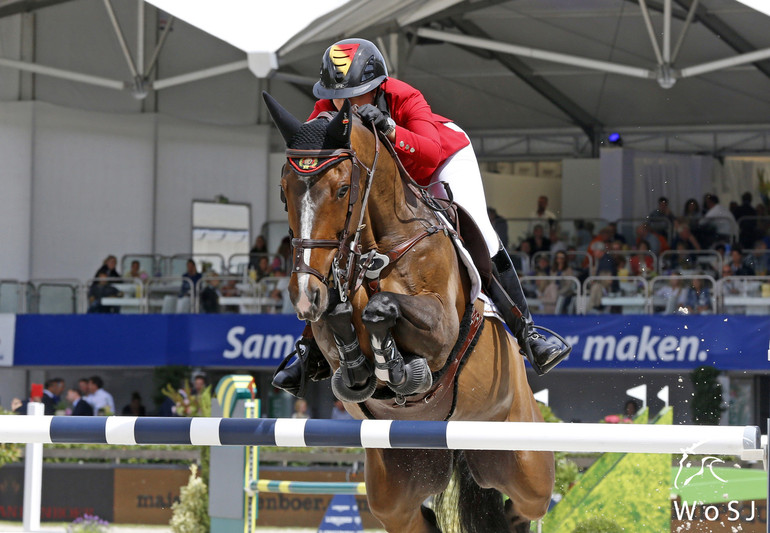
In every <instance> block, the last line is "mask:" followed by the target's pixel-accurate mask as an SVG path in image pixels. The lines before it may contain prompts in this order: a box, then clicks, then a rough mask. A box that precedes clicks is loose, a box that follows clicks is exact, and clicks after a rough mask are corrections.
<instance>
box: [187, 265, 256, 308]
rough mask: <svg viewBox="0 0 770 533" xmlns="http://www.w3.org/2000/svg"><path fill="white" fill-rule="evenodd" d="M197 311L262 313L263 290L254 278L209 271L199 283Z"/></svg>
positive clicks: (194, 306)
mask: <svg viewBox="0 0 770 533" xmlns="http://www.w3.org/2000/svg"><path fill="white" fill-rule="evenodd" d="M195 294H197V298H195V299H194V301H192V302H191V304H192V312H195V313H211V314H213V313H240V314H245V313H261V312H262V311H261V310H260V306H261V305H262V302H263V299H264V298H263V291H262V289H261V288H260V287H259V286H258V285H257V283H255V282H254V281H253V280H251V279H249V278H244V277H243V276H238V275H226V276H220V275H218V274H216V273H209V274H207V275H205V276H203V277H202V278H201V279H200V280H199V281H198V283H197V287H196V291H195Z"/></svg>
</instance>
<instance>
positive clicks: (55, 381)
mask: <svg viewBox="0 0 770 533" xmlns="http://www.w3.org/2000/svg"><path fill="white" fill-rule="evenodd" d="M62 392H64V380H63V379H62V378H52V379H49V380H48V381H46V382H45V388H44V389H43V397H42V398H41V400H42V402H43V405H44V406H45V414H47V415H53V414H56V406H57V405H59V402H61V393H62Z"/></svg>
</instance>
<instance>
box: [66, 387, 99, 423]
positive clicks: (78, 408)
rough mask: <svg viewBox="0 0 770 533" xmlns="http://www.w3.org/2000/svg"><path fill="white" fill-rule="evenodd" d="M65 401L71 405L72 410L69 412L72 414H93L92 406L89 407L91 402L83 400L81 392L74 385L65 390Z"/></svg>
mask: <svg viewBox="0 0 770 533" xmlns="http://www.w3.org/2000/svg"><path fill="white" fill-rule="evenodd" d="M67 401H68V402H69V403H70V405H71V406H72V407H71V409H72V412H71V413H70V414H71V415H72V416H93V415H94V408H93V407H91V404H90V403H88V402H87V401H85V400H84V399H83V398H82V396H81V394H80V389H77V388H75V387H73V388H71V389H69V390H68V391H67Z"/></svg>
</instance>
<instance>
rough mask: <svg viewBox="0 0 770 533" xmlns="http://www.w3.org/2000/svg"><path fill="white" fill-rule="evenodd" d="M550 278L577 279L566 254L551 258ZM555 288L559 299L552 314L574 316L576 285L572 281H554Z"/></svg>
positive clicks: (557, 253) (559, 253) (562, 253)
mask: <svg viewBox="0 0 770 533" xmlns="http://www.w3.org/2000/svg"><path fill="white" fill-rule="evenodd" d="M551 275H552V276H559V277H561V276H573V277H577V273H576V272H575V271H574V269H573V268H572V266H571V265H570V264H569V260H568V257H567V252H562V251H560V252H556V254H555V255H554V258H553V266H552V267H551ZM556 288H557V289H558V292H559V298H558V299H557V302H556V309H555V310H554V312H555V313H556V314H557V315H560V314H570V315H571V314H574V313H575V305H574V302H575V295H576V293H577V285H576V284H575V281H573V280H566V279H565V280H556Z"/></svg>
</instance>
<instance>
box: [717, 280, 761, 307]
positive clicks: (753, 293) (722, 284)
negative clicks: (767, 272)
mask: <svg viewBox="0 0 770 533" xmlns="http://www.w3.org/2000/svg"><path fill="white" fill-rule="evenodd" d="M716 292H717V298H718V300H719V310H720V312H722V313H726V314H731V315H768V314H770V276H733V275H727V276H724V277H723V278H722V279H720V280H719V281H717V291H716Z"/></svg>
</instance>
